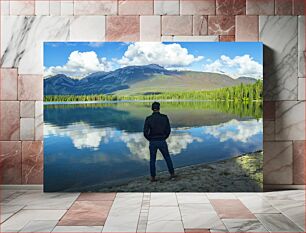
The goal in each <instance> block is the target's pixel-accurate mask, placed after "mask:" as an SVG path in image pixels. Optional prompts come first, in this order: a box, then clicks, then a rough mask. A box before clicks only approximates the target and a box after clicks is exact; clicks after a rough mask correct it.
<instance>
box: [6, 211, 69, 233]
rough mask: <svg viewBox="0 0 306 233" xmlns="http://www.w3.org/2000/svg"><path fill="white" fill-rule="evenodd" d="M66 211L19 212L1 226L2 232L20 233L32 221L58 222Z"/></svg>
mask: <svg viewBox="0 0 306 233" xmlns="http://www.w3.org/2000/svg"><path fill="white" fill-rule="evenodd" d="M65 212H66V210H21V211H19V212H18V213H16V214H15V215H14V216H12V217H11V218H10V219H8V220H6V221H5V222H4V223H3V224H2V225H1V230H2V231H3V232H16V231H20V230H21V229H22V228H23V227H25V226H26V224H28V222H30V221H33V220H59V219H60V218H61V217H62V216H63V215H64V214H65Z"/></svg>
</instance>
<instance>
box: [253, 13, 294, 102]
mask: <svg viewBox="0 0 306 233" xmlns="http://www.w3.org/2000/svg"><path fill="white" fill-rule="evenodd" d="M297 34H298V33H297V16H260V17H259V41H262V42H263V43H264V77H265V78H264V85H265V88H264V99H265V100H296V99H297V76H298V73H297V70H298V67H297V64H298V61H297V41H298V40H297Z"/></svg>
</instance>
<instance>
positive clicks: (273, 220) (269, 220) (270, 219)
mask: <svg viewBox="0 0 306 233" xmlns="http://www.w3.org/2000/svg"><path fill="white" fill-rule="evenodd" d="M256 217H257V218H258V220H259V221H260V222H261V223H262V224H263V225H264V227H265V228H267V229H268V230H269V231H270V232H302V229H301V228H299V227H298V226H297V225H296V224H295V223H294V222H292V221H291V220H289V219H288V218H287V217H285V216H284V215H282V214H256Z"/></svg>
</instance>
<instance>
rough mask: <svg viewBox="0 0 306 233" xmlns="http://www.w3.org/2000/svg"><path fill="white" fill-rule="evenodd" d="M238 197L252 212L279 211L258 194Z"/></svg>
mask: <svg viewBox="0 0 306 233" xmlns="http://www.w3.org/2000/svg"><path fill="white" fill-rule="evenodd" d="M239 199H240V201H241V202H242V203H243V204H244V205H245V206H246V207H247V208H248V209H249V210H250V211H251V212H252V213H254V214H267V213H280V212H279V211H278V210H276V209H275V208H273V206H272V205H271V204H270V203H269V202H268V201H267V200H264V199H262V198H261V197H259V196H250V197H246V196H245V197H240V198H239ZM258 232H260V231H258Z"/></svg>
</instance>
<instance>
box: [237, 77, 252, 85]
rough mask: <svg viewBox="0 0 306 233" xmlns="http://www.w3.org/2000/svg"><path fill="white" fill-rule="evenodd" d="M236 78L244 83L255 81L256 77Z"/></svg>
mask: <svg viewBox="0 0 306 233" xmlns="http://www.w3.org/2000/svg"><path fill="white" fill-rule="evenodd" d="M236 80H238V81H240V82H242V83H245V84H253V83H256V81H257V79H255V78H251V77H239V78H237V79H236Z"/></svg>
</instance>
